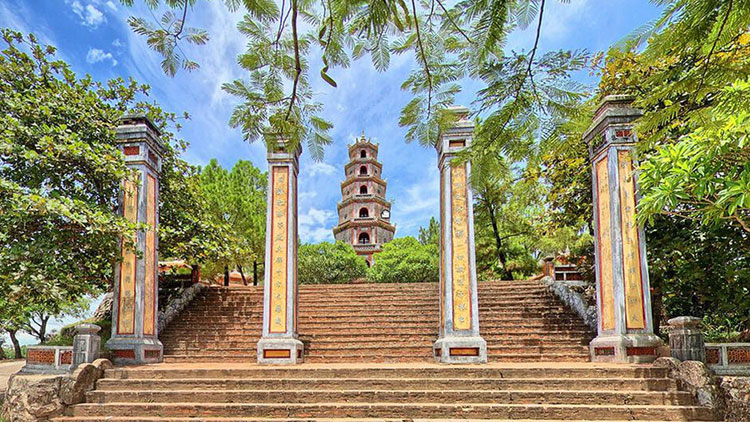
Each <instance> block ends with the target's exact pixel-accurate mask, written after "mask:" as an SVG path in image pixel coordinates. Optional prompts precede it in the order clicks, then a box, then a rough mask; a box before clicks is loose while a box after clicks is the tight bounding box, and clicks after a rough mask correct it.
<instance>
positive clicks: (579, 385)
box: [96, 378, 677, 392]
mask: <svg viewBox="0 0 750 422" xmlns="http://www.w3.org/2000/svg"><path fill="white" fill-rule="evenodd" d="M313 385H314V386H315V388H316V389H318V390H348V389H362V388H368V389H379V390H392V389H396V388H401V389H421V390H438V391H441V390H444V389H445V387H446V385H471V387H472V389H474V390H481V391H485V390H496V391H509V390H520V389H523V390H526V391H537V390H562V389H566V388H567V389H571V390H579V391H598V390H605V391H606V390H614V391H649V390H656V391H662V392H665V391H670V392H673V391H676V388H677V387H676V384H675V381H674V380H671V379H667V378H641V379H636V378H515V379H514V378H273V379H226V378H184V379H179V378H177V379H110V378H103V379H101V380H99V381H97V384H96V388H97V391H137V390H167V391H173V390H203V389H207V390H212V391H219V390H265V391H280V390H287V389H304V388H309V387H310V386H313Z"/></svg>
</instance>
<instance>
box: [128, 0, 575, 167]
mask: <svg viewBox="0 0 750 422" xmlns="http://www.w3.org/2000/svg"><path fill="white" fill-rule="evenodd" d="M121 2H122V3H123V4H126V5H133V3H134V0H121ZM145 3H146V4H147V5H148V7H150V8H151V9H152V10H155V9H158V8H159V7H161V6H165V7H167V8H169V10H168V11H167V12H166V13H164V14H163V16H162V18H161V20H160V21H158V22H155V23H156V25H154V24H152V23H149V22H148V21H147V20H145V19H144V18H139V17H132V18H131V19H130V20H129V22H130V25H131V27H132V29H133V30H134V31H135V32H136V33H137V34H139V35H142V36H143V37H145V38H146V42H147V44H148V45H149V46H150V47H151V48H152V49H154V50H155V51H157V52H159V53H160V54H161V55H162V56H163V57H164V61H163V62H162V65H163V67H164V70H165V72H166V73H167V74H172V75H173V74H174V72H175V71H176V69H177V68H179V67H184V68H186V69H188V70H194V69H197V67H198V64H197V63H196V62H194V61H192V60H190V59H189V58H188V57H187V56H186V54H185V53H184V51H183V50H182V49H181V48H180V43H181V42H182V43H183V44H186V43H192V44H198V45H202V44H205V43H207V42H210V41H209V38H210V34H208V33H206V32H205V31H203V30H201V29H199V28H193V27H190V26H187V25H186V21H187V20H188V19H189V16H192V15H193V14H195V13H196V4H198V3H200V2H197V1H195V0H164V1H159V0H147V1H145ZM546 3H547V1H546V0H512V1H511V0H463V1H460V2H457V3H456V4H454V5H446V3H445V2H443V1H442V0H426V1H419V2H417V1H414V0H412V1H411V2H408V1H404V0H384V1H381V2H360V3H352V2H349V1H347V0H321V1H320V2H314V1H302V0H290V1H283V2H281V5H280V7H279V5H277V4H276V3H275V2H273V1H270V0H263V1H253V2H248V1H238V0H225V5H226V7H227V8H228V9H229V10H231V11H236V10H238V9H240V8H244V11H245V12H246V14H245V18H244V19H243V20H242V21H241V22H240V23H239V25H238V30H239V31H240V32H241V33H242V34H243V35H245V36H246V37H247V39H248V48H247V51H246V52H245V53H242V54H240V56H239V57H238V62H239V63H240V65H241V66H242V67H243V68H244V69H245V70H246V71H247V73H248V74H247V77H246V78H243V79H237V80H235V81H232V82H227V83H226V84H224V89H225V90H226V91H227V92H229V93H231V94H233V95H236V96H238V97H239V98H240V99H241V100H243V103H242V104H241V105H239V106H237V107H236V108H235V111H234V113H233V115H232V117H231V120H230V124H231V125H232V126H234V127H239V128H241V130H242V132H243V134H244V136H245V139H247V140H249V141H253V140H256V139H261V138H264V137H265V136H266V135H271V137H270V138H266V141H267V142H270V143H273V142H275V140H276V139H275V138H277V137H279V136H281V137H283V138H286V139H289V140H290V141H292V143H294V144H299V143H307V146H308V150H310V151H311V153H312V155H313V157H314V158H320V157H322V152H323V147H324V146H325V145H327V144H329V143H330V142H331V141H330V137H329V136H328V134H327V133H328V131H329V129H330V127H331V124H330V123H329V122H326V121H325V120H323V119H322V118H320V115H319V113H320V110H321V105H320V103H318V102H316V101H315V95H314V94H313V92H312V90H311V89H310V79H311V78H312V77H313V74H312V72H313V71H312V70H311V69H310V65H309V63H310V62H311V61H312V59H313V57H312V56H313V55H318V56H319V57H320V59H321V61H322V63H323V66H322V69H320V71H319V75H320V78H321V79H323V80H324V81H325V82H327V83H328V84H330V85H332V86H334V87H335V86H336V82H335V81H334V80H333V78H332V77H331V76H330V71H331V69H333V68H335V67H340V68H345V67H348V66H349V64H350V63H351V61H352V60H356V59H359V58H362V57H364V56H366V55H369V56H370V59H371V60H372V63H373V65H374V67H375V68H376V69H378V70H380V71H384V70H386V69H387V68H388V66H389V63H390V58H391V55H393V54H404V53H411V54H412V55H413V57H414V62H415V68H414V70H413V71H412V72H411V74H410V75H409V76H408V77H407V79H406V81H404V83H403V85H402V88H403V89H404V90H408V91H409V92H410V93H411V94H412V96H413V98H412V100H411V101H409V102H408V103H407V104H406V105H405V106H404V108H403V109H402V113H401V118H400V121H399V123H400V124H401V125H402V126H407V127H408V128H409V129H408V131H407V139H409V140H418V141H419V142H420V143H422V144H424V145H433V144H434V143H435V142H436V141H437V137H438V134H439V132H440V130H442V129H444V128H445V127H446V125H447V124H449V123H450V122H451V121H452V120H453V119H454V118H455V116H452V115H451V114H450V113H448V112H446V107H447V106H450V105H451V104H452V103H453V101H454V98H455V95H456V94H457V93H458V92H459V91H460V86H459V85H458V84H457V81H458V80H460V79H461V78H462V77H465V76H469V77H472V78H477V79H481V80H486V81H487V82H488V84H489V86H488V89H487V90H485V91H483V94H482V98H481V99H480V101H479V102H478V104H479V107H480V109H481V111H487V110H489V109H492V108H495V107H499V108H502V111H501V113H500V114H501V115H498V116H495V117H497V119H495V120H498V121H500V123H501V124H500V125H499V126H498V127H499V129H500V130H501V131H502V130H504V129H505V126H506V125H507V124H509V123H510V124H511V126H513V125H514V124H513V123H511V122H510V120H518V121H519V122H522V121H528V120H529V119H532V120H533V119H538V118H539V117H540V114H536V113H535V114H534V115H533V116H529V115H528V114H524V113H525V111H527V110H528V109H529V107H530V106H532V105H534V104H538V105H541V106H542V107H549V104H548V103H549V102H551V101H552V102H560V101H562V100H569V99H570V98H571V96H572V95H574V93H573V91H571V89H570V88H571V87H572V86H573V85H574V84H572V83H571V82H570V81H569V80H567V78H565V77H564V74H565V73H566V72H568V71H569V70H570V69H572V68H580V66H581V65H582V62H583V58H584V57H585V54H583V53H581V52H565V51H560V52H551V53H546V54H544V55H537V51H538V47H539V40H540V33H541V28H542V21H543V18H544V12H545V4H546ZM198 13H199V12H198ZM300 19H304V21H305V22H306V25H304V26H301V25H300V22H299V20H300ZM532 24H535V26H536V37H535V41H534V45H533V47H532V48H531V49H530V50H529V51H528V52H522V53H513V54H511V55H509V56H505V55H504V54H503V51H502V49H503V47H504V44H505V42H506V40H507V36H508V34H509V33H511V32H512V31H513V30H515V29H526V28H527V27H528V26H530V25H532ZM510 75H512V76H513V77H512V78H506V77H507V76H510ZM498 76H499V77H498ZM506 80H507V83H506ZM493 85H494V86H493ZM499 85H503V86H504V87H505V88H508V89H505V88H501V87H500V86H499ZM498 90H501V91H505V92H504V93H498ZM550 116H551V117H554V115H550ZM519 124H520V123H519ZM516 126H518V125H516ZM489 140H491V141H494V140H495V139H494V138H490V139H489Z"/></svg>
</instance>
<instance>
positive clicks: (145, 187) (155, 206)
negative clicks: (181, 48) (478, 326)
mask: <svg viewBox="0 0 750 422" xmlns="http://www.w3.org/2000/svg"><path fill="white" fill-rule="evenodd" d="M159 136H160V133H159V130H158V129H157V128H156V126H155V125H154V124H153V122H151V121H150V120H149V119H148V118H146V117H143V116H125V117H123V118H122V120H121V122H120V126H118V127H117V140H118V142H119V144H120V148H121V149H122V152H123V153H124V155H125V163H126V165H127V166H128V168H129V169H132V170H135V171H136V174H137V176H136V179H135V180H132V179H126V180H125V181H124V182H123V188H122V195H121V197H120V213H121V214H122V215H123V216H124V217H125V218H126V219H128V220H129V221H131V222H134V223H140V224H147V225H148V227H149V228H148V229H146V230H139V231H138V233H137V234H136V235H135V237H134V238H133V239H132V240H133V245H134V246H135V251H134V250H133V249H132V248H130V247H127V246H126V245H125V243H124V242H121V245H120V249H121V253H122V259H121V261H120V262H118V263H117V264H116V265H115V284H114V301H113V302H114V303H113V305H112V338H111V339H110V340H109V341H108V342H107V344H106V347H107V348H108V349H110V350H111V351H112V354H113V356H114V361H115V363H117V364H141V363H155V362H161V360H162V353H163V347H162V344H161V342H160V341H159V337H158V335H159V333H158V327H157V324H156V321H157V314H158V303H159V286H158V267H159V255H158V242H159V239H158V236H157V230H158V227H159V175H160V172H161V164H162V157H163V155H164V146H163V144H162V143H161V140H160V139H159Z"/></svg>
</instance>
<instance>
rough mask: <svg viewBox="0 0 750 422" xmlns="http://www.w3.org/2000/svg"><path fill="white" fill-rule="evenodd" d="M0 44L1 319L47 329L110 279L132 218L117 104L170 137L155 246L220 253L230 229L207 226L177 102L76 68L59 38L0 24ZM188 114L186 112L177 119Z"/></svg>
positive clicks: (190, 253)
mask: <svg viewBox="0 0 750 422" xmlns="http://www.w3.org/2000/svg"><path fill="white" fill-rule="evenodd" d="M3 40H4V42H5V44H6V49H5V50H3V52H2V54H1V55H0V113H2V115H3V116H4V118H3V119H2V120H0V163H2V165H0V222H1V223H0V245H2V247H0V328H7V329H22V330H24V331H28V332H31V333H33V334H34V335H36V336H37V337H44V333H45V326H46V321H47V320H48V319H49V318H51V317H60V316H62V315H63V314H66V315H71V314H73V315H75V313H76V312H77V310H79V309H80V308H81V306H80V304H81V301H82V300H83V299H84V298H85V297H86V296H92V295H96V294H98V293H100V292H102V291H104V290H106V289H107V288H109V287H110V286H111V277H112V263H113V262H116V261H117V259H118V258H119V253H118V245H119V239H120V238H121V237H122V238H124V239H126V241H125V243H124V246H125V247H132V245H131V244H130V242H129V241H128V240H127V239H132V237H133V236H132V234H133V233H134V231H135V230H137V229H140V228H142V227H137V226H136V225H134V224H131V223H129V222H127V221H125V220H124V219H123V218H121V217H120V216H118V215H117V213H116V212H115V211H116V209H117V201H118V194H119V189H120V186H121V183H122V181H123V179H124V178H126V177H132V176H133V175H132V173H131V172H130V171H128V170H127V168H126V166H125V164H124V160H123V156H122V153H121V152H120V151H119V148H118V146H117V144H116V135H115V127H116V125H117V124H118V122H119V118H120V116H121V115H122V114H123V113H126V112H127V113H137V114H145V115H146V116H148V117H149V118H151V119H152V120H153V121H154V122H155V124H156V125H157V126H158V127H159V129H160V130H161V132H162V140H163V142H164V144H165V146H166V153H165V157H164V162H163V168H162V170H163V175H162V176H163V177H162V184H161V188H160V195H159V196H160V199H161V202H160V204H159V206H160V210H161V215H160V217H161V218H160V220H161V221H160V223H161V224H160V230H159V236H160V239H159V240H160V250H161V252H162V256H165V255H167V254H169V255H172V254H173V255H172V256H174V257H178V258H185V259H188V260H190V261H192V262H202V261H205V260H207V259H211V258H213V259H216V256H219V255H222V254H225V253H224V252H222V249H223V248H224V246H225V245H226V244H228V242H227V241H226V239H227V238H228V231H226V230H223V228H222V227H221V226H216V225H211V224H210V223H207V221H210V220H209V219H206V218H205V216H206V211H205V210H206V207H205V205H204V204H203V202H202V201H201V197H200V195H198V190H197V188H198V185H197V179H196V177H197V172H196V170H195V168H193V167H191V166H189V165H188V164H187V163H186V162H185V161H183V160H181V159H180V158H179V153H180V152H181V151H182V150H183V149H184V148H185V146H186V144H185V143H184V142H183V141H181V140H179V139H177V138H176V137H175V135H174V133H173V132H172V131H171V130H170V125H172V124H174V127H175V128H176V129H179V127H180V125H179V124H178V123H176V117H175V115H174V114H173V113H167V112H164V111H162V110H161V109H160V108H159V107H158V106H157V105H155V104H153V103H150V102H146V101H140V100H139V96H140V95H147V94H148V87H147V86H139V85H137V84H136V83H135V82H134V81H132V80H131V81H129V82H128V83H125V82H124V81H122V80H120V79H116V80H111V81H109V82H107V83H99V82H95V81H93V80H92V79H91V77H90V76H85V77H83V78H78V77H77V76H76V75H75V74H74V73H73V72H72V71H71V70H70V69H69V67H68V65H67V64H66V63H64V62H63V61H61V60H58V59H56V58H55V48H54V47H51V46H43V45H40V44H39V43H38V42H37V41H36V39H35V38H34V37H33V36H32V35H29V36H28V37H26V38H25V37H23V36H22V35H21V34H19V33H15V32H11V31H8V30H4V31H3ZM187 117H188V116H187V115H185V118H187Z"/></svg>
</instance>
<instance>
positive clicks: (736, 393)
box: [654, 358, 750, 422]
mask: <svg viewBox="0 0 750 422" xmlns="http://www.w3.org/2000/svg"><path fill="white" fill-rule="evenodd" d="M654 366H656V367H661V368H669V377H670V378H673V379H674V380H675V381H677V388H678V389H679V390H680V391H687V392H689V393H691V394H693V395H694V396H695V397H696V399H697V400H698V404H699V405H701V406H708V407H713V408H714V411H715V412H716V414H715V416H716V420H723V421H725V422H750V377H716V376H713V374H712V372H711V371H710V370H709V369H708V367H706V365H705V364H704V363H703V362H698V361H685V362H680V361H679V360H678V359H675V358H659V359H657V360H656V361H655V362H654Z"/></svg>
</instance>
